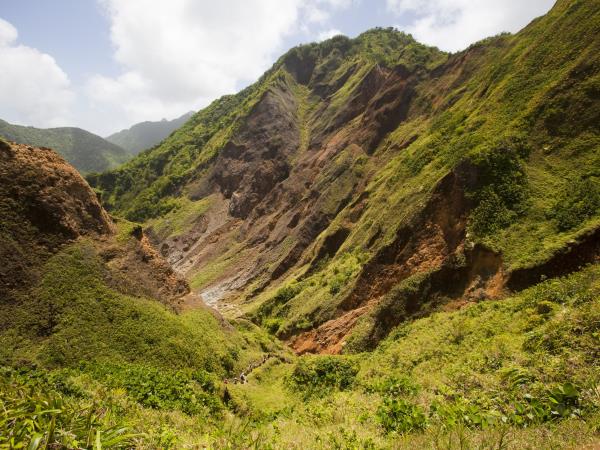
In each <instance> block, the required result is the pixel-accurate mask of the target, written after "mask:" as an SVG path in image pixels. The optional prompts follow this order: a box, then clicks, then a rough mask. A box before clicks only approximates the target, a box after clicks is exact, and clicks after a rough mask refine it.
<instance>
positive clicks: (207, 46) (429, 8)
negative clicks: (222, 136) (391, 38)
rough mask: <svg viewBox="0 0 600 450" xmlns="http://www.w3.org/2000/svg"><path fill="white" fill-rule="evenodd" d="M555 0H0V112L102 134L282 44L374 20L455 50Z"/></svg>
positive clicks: (203, 91) (228, 89)
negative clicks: (0, 69) (1, 63)
mask: <svg viewBox="0 0 600 450" xmlns="http://www.w3.org/2000/svg"><path fill="white" fill-rule="evenodd" d="M553 3H554V2H553V0H528V1H523V0H503V1H499V0H370V1H369V0H220V1H219V2H214V1H208V0H52V1H48V0H0V58H1V60H2V61H3V70H2V71H0V118H2V119H4V120H7V121H9V122H13V123H19V124H26V125H34V126H40V127H49V126H63V125H74V126H81V127H83V128H86V129H89V130H90V131H92V132H95V133H98V134H101V135H107V134H110V133H112V132H114V131H118V130H119V129H122V128H125V127H129V126H130V125H132V124H134V123H136V122H139V121H142V120H159V119H161V118H163V117H166V118H173V117H176V116H178V115H181V114H183V113H185V112H187V111H189V110H192V109H193V110H196V109H199V108H201V107H203V106H205V105H206V104H208V103H209V102H210V101H212V100H214V99H215V98H217V97H219V96H220V95H223V94H227V93H232V92H235V91H237V90H239V89H240V88H242V87H244V86H245V85H247V84H249V83H251V82H253V81H254V80H255V79H256V78H257V77H258V76H260V74H261V73H262V72H263V71H264V70H266V69H267V68H268V67H269V66H270V65H271V64H272V63H273V62H274V61H275V60H276V59H277V57H278V56H279V55H280V54H281V53H283V52H285V51H286V50H287V49H288V48H290V47H292V46H294V45H297V44H299V43H303V42H311V41H316V40H321V39H324V38H326V37H329V36H331V35H334V34H338V33H342V34H346V35H348V36H356V35H357V34H359V33H360V32H362V31H364V30H367V29H369V28H372V27H375V26H395V27H397V28H399V29H402V30H404V31H407V32H410V33H412V34H413V35H414V36H415V37H416V38H417V39H418V40H420V41H421V42H424V43H427V44H430V45H436V46H438V47H440V48H442V49H443V50H448V51H457V50H461V49H463V48H465V47H466V46H468V45H469V44H470V43H472V42H475V41H477V40H479V39H482V38H484V37H486V36H489V35H493V34H496V33H499V32H501V31H511V32H515V31H518V30H519V29H520V28H522V27H523V26H524V25H526V24H527V23H528V22H529V21H530V20H531V19H533V18H534V17H536V16H539V15H541V14H544V13H545V12H547V11H548V10H549V9H550V7H551V6H552V4H553Z"/></svg>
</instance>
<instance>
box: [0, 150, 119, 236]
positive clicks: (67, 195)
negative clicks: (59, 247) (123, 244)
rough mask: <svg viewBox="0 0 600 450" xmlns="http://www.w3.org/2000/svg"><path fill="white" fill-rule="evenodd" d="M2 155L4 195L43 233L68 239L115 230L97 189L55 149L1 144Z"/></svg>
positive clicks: (0, 172) (1, 178) (0, 174)
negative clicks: (16, 202)
mask: <svg viewBox="0 0 600 450" xmlns="http://www.w3.org/2000/svg"><path fill="white" fill-rule="evenodd" d="M0 155H1V159H0V183H1V186H2V190H3V194H4V195H5V196H7V197H9V198H10V199H12V200H14V201H18V202H19V205H20V213H21V214H22V215H23V219H24V221H26V222H29V223H31V224H32V225H33V226H35V227H36V228H38V230H39V232H40V234H42V235H43V234H49V233H51V234H56V235H59V236H61V237H64V239H65V240H67V239H74V238H77V237H79V236H82V235H85V234H89V233H99V234H105V233H109V232H110V231H111V230H112V222H111V220H110V218H109V217H108V214H106V212H105V211H104V209H103V208H102V206H100V203H99V202H98V199H97V197H96V194H95V193H94V191H92V189H91V188H90V187H89V185H88V184H87V183H86V181H85V180H84V179H83V178H82V177H81V175H79V173H78V172H77V171H76V170H75V169H74V168H73V167H72V166H71V165H70V164H68V163H67V162H66V161H65V160H64V159H63V158H61V157H60V156H59V155H58V154H57V153H55V152H54V151H53V150H50V149H48V148H36V147H30V146H27V145H19V144H12V145H2V146H0ZM3 197H4V196H3ZM4 198H5V199H6V197H4Z"/></svg>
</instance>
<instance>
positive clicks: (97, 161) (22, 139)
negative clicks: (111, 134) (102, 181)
mask: <svg viewBox="0 0 600 450" xmlns="http://www.w3.org/2000/svg"><path fill="white" fill-rule="evenodd" d="M0 136H2V137H3V138H4V139H7V140H9V141H13V142H17V143H19V144H28V145H32V146H35V147H48V148H52V149H54V150H56V151H57V152H58V153H60V154H61V155H62V156H63V157H64V158H65V159H66V160H67V161H68V162H69V163H71V164H72V165H73V166H74V167H75V168H76V169H77V170H79V171H80V172H81V173H84V174H85V173H90V172H103V171H105V170H109V169H113V168H115V167H117V166H118V165H119V164H122V163H124V162H125V161H127V160H128V159H129V158H130V157H131V155H130V154H128V152H127V151H125V150H124V149H123V148H122V147H119V146H118V145H115V144H113V143H111V142H109V141H107V140H105V139H102V138H101V137H100V136H97V135H95V134H93V133H90V132H89V131H85V130H82V129H81V128H73V127H61V128H48V129H41V128H34V127H24V126H21V125H12V124H10V123H8V122H5V121H4V120H0Z"/></svg>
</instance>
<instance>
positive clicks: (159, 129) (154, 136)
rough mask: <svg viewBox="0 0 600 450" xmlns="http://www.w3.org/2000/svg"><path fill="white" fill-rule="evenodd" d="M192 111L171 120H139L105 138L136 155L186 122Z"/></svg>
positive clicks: (158, 142) (157, 142)
mask: <svg viewBox="0 0 600 450" xmlns="http://www.w3.org/2000/svg"><path fill="white" fill-rule="evenodd" d="M193 114H194V113H193V112H189V113H185V114H184V115H183V116H181V117H178V118H177V119H173V120H166V119H163V120H161V121H159V122H141V123H137V124H135V125H133V126H132V127H130V128H128V129H126V130H121V131H119V132H117V133H113V134H111V135H110V136H107V137H106V138H105V139H106V140H107V141H108V142H112V143H113V144H115V145H118V146H119V147H121V148H124V149H125V150H127V151H128V152H129V153H131V154H132V155H137V154H138V153H139V152H141V151H142V150H146V149H149V148H151V147H154V146H155V145H157V144H160V142H161V141H162V140H163V139H165V138H167V137H168V136H169V135H170V134H171V133H173V132H174V131H175V130H177V129H178V128H180V127H181V126H182V125H183V124H184V123H186V122H187V121H188V120H189V118H190V117H192V115H193Z"/></svg>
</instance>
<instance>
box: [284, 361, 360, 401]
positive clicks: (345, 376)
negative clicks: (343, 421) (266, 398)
mask: <svg viewBox="0 0 600 450" xmlns="http://www.w3.org/2000/svg"><path fill="white" fill-rule="evenodd" d="M357 373H358V366H357V365H356V363H355V362H354V361H352V360H350V359H348V358H341V357H333V356H325V357H323V356H319V357H305V358H302V359H300V361H298V363H297V364H296V367H295V368H294V370H293V372H292V373H291V375H290V376H289V377H288V379H287V385H288V386H289V387H290V388H291V389H292V390H294V391H301V392H304V393H305V394H306V395H307V396H312V395H317V394H327V393H330V392H332V391H334V390H341V391H343V390H346V389H348V388H350V387H351V386H352V385H353V384H354V380H355V378H356V374H357Z"/></svg>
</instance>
